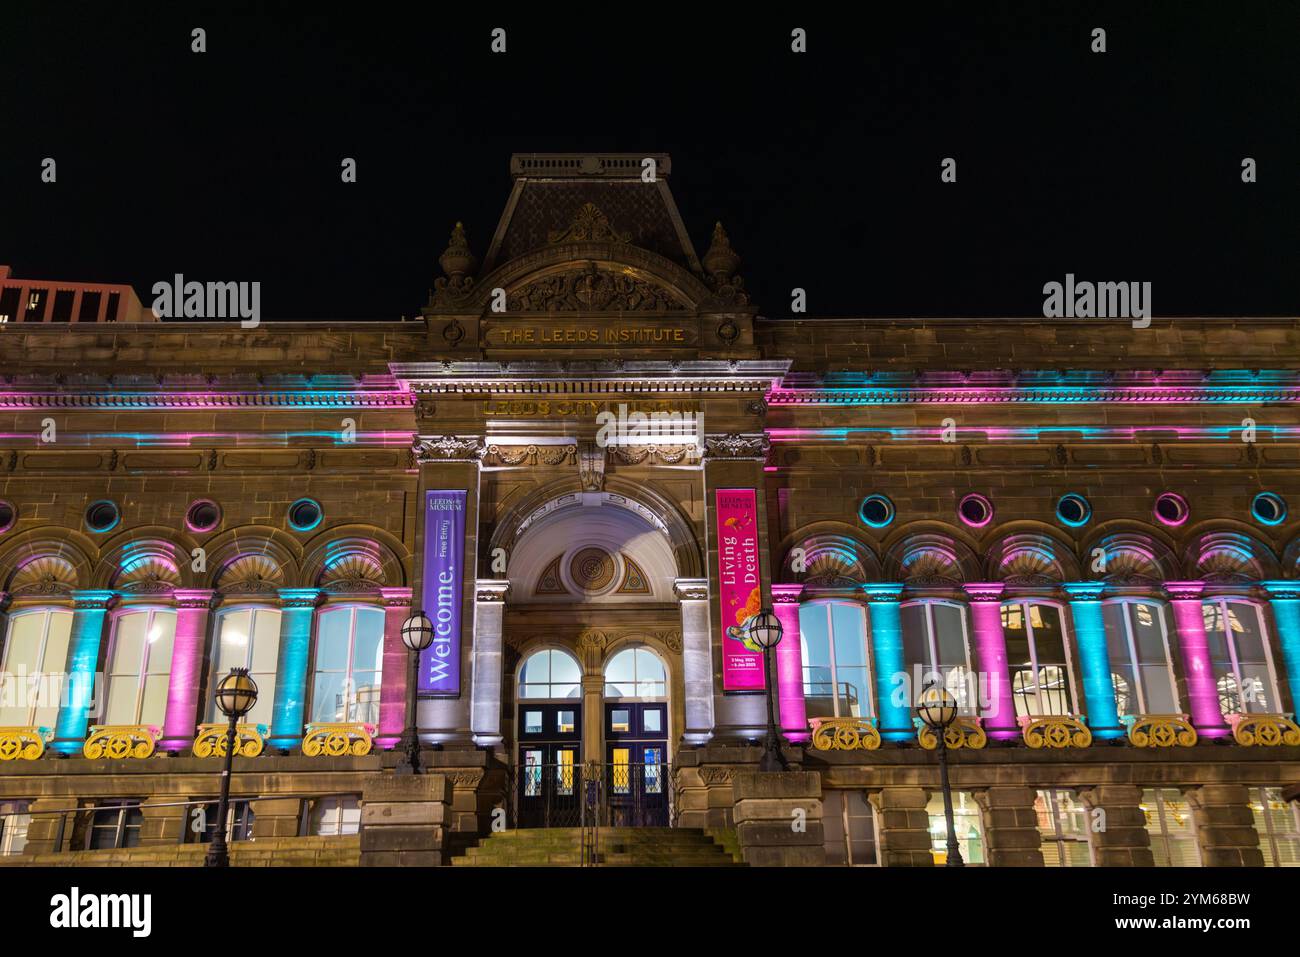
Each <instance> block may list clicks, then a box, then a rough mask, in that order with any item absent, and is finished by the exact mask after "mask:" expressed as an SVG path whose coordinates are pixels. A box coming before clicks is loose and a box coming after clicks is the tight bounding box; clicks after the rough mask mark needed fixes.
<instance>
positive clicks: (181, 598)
mask: <svg viewBox="0 0 1300 957" xmlns="http://www.w3.org/2000/svg"><path fill="white" fill-rule="evenodd" d="M216 597H217V593H216V592H215V591H213V590H212V589H211V588H177V589H176V590H175V591H173V592H172V598H173V599H174V600H175V602H176V607H177V608H209V609H210V608H211V607H212V603H213V599H215V598H216Z"/></svg>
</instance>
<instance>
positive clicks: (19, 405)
mask: <svg viewBox="0 0 1300 957" xmlns="http://www.w3.org/2000/svg"><path fill="white" fill-rule="evenodd" d="M414 405H415V396H413V395H412V394H411V393H409V392H398V391H392V392H364V391H359V392H351V391H337V390H335V391H322V392H314V391H310V390H305V391H267V392H134V391H130V392H128V391H123V392H3V391H0V409H142V410H152V409H157V410H160V411H171V410H201V409H396V410H405V409H410V408H412V407H413V406H414Z"/></svg>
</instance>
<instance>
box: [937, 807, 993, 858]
mask: <svg viewBox="0 0 1300 957" xmlns="http://www.w3.org/2000/svg"><path fill="white" fill-rule="evenodd" d="M952 805H953V807H952V811H953V814H952V817H953V830H954V832H955V833H956V836H957V846H958V848H959V849H960V850H961V856H962V860H963V861H965V862H966V863H967V864H984V863H986V862H985V860H984V832H983V824H982V821H981V819H980V810H979V807H978V805H976V803H975V800H974V798H972V797H971V795H970V794H969V793H968V792H966V791H954V792H953V795H952ZM926 812H927V813H928V814H929V817H930V853H931V854H932V855H933V857H934V862H935V864H945V863H946V862H947V860H948V824H947V819H946V818H945V816H944V809H943V795H942V794H933V795H931V796H930V802H929V804H927V805H926Z"/></svg>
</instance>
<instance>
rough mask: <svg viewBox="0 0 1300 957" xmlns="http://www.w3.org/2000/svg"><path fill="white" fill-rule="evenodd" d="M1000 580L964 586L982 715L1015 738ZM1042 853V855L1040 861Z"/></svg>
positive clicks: (992, 731) (998, 734)
mask: <svg viewBox="0 0 1300 957" xmlns="http://www.w3.org/2000/svg"><path fill="white" fill-rule="evenodd" d="M1004 587H1005V586H1004V585H1003V584H1002V583H1001V582H991V583H984V584H970V585H963V586H962V588H964V589H965V591H966V594H968V595H969V596H970V600H971V606H970V610H971V621H972V624H973V631H974V633H975V660H976V667H977V668H978V670H979V672H980V676H979V677H980V680H979V681H977V683H976V684H977V687H980V686H982V687H984V688H987V689H988V696H989V700H988V710H987V711H986V712H984V713H983V714H981V717H982V718H983V723H984V730H985V731H986V732H987V734H988V736H989V737H990V738H993V739H994V740H999V741H1012V740H1015V739H1016V738H1019V737H1020V727H1019V725H1017V723H1016V706H1015V702H1014V701H1013V700H1012V698H1011V670H1010V668H1009V667H1008V665H1007V639H1006V635H1004V634H1003V632H1002V591H1003V589H1004ZM1041 859H1042V856H1041V855H1040V856H1039V860H1040V862H1041Z"/></svg>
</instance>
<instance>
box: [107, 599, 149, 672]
mask: <svg viewBox="0 0 1300 957" xmlns="http://www.w3.org/2000/svg"><path fill="white" fill-rule="evenodd" d="M148 626H149V613H148V612H143V611H133V612H129V613H127V614H125V615H122V616H121V617H119V618H118V619H117V627H116V630H115V631H114V633H113V656H112V659H111V660H110V662H109V666H108V670H109V673H110V674H117V675H138V674H139V673H140V664H141V658H142V652H143V650H144V633H145V629H146V628H147V627H148Z"/></svg>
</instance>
